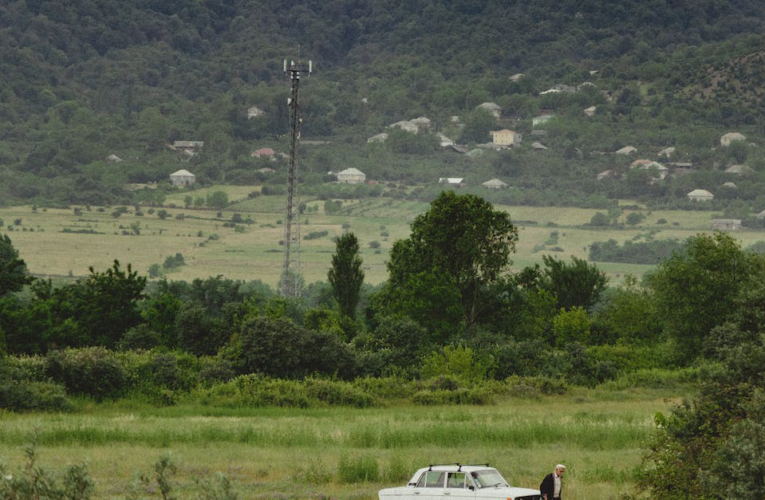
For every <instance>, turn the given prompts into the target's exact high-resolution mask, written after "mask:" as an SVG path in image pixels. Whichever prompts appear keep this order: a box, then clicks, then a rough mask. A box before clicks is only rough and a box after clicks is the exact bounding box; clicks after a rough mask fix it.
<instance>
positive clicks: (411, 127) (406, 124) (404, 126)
mask: <svg viewBox="0 0 765 500" xmlns="http://www.w3.org/2000/svg"><path fill="white" fill-rule="evenodd" d="M393 127H398V128H400V129H401V130H405V131H407V132H411V133H413V134H416V133H417V132H419V131H420V127H418V126H417V125H416V124H414V123H412V122H411V121H408V120H402V121H400V122H396V123H391V124H390V125H388V128H393Z"/></svg>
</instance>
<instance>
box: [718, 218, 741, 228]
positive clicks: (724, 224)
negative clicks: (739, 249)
mask: <svg viewBox="0 0 765 500" xmlns="http://www.w3.org/2000/svg"><path fill="white" fill-rule="evenodd" d="M712 229H713V230H717V231H737V230H739V229H741V219H712Z"/></svg>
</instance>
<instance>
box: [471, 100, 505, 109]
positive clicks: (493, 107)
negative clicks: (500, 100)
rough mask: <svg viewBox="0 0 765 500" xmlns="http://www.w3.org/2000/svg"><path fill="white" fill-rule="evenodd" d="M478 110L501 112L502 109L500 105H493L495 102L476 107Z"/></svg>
mask: <svg viewBox="0 0 765 500" xmlns="http://www.w3.org/2000/svg"><path fill="white" fill-rule="evenodd" d="M476 107H477V108H483V109H489V110H497V111H501V110H502V108H501V107H499V104H496V103H493V102H484V103H482V104H479V105H478V106H476Z"/></svg>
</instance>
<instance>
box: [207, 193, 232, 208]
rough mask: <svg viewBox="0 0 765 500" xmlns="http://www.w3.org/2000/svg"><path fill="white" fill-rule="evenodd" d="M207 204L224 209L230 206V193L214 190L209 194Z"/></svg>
mask: <svg viewBox="0 0 765 500" xmlns="http://www.w3.org/2000/svg"><path fill="white" fill-rule="evenodd" d="M206 203H207V206H208V207H210V208H213V209H217V210H222V209H224V208H226V207H227V206H228V193H226V192H225V191H213V192H212V193H209V194H208V195H207V202H206Z"/></svg>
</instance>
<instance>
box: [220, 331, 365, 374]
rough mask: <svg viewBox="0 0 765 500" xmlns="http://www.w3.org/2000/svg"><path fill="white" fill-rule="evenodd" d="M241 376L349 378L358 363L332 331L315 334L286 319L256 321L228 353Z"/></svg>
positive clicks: (236, 340) (238, 335)
mask: <svg viewBox="0 0 765 500" xmlns="http://www.w3.org/2000/svg"><path fill="white" fill-rule="evenodd" d="M224 357H225V358H226V359H228V360H230V361H231V363H232V365H233V366H234V368H235V369H236V370H237V372H238V373H262V374H264V375H268V376H273V377H283V378H302V377H305V376H308V375H311V374H329V375H334V374H337V375H340V376H346V377H347V376H349V375H351V374H352V372H353V371H354V370H355V360H354V357H353V354H352V353H351V352H350V350H349V349H348V347H347V346H346V345H345V344H343V343H342V342H340V340H338V338H337V336H336V335H335V334H333V333H331V332H312V331H309V330H306V329H304V328H301V327H299V326H297V325H295V324H293V323H292V322H291V321H289V320H287V319H283V318H278V319H271V318H253V319H249V320H247V321H246V322H245V323H244V324H242V327H241V330H240V332H239V333H238V334H237V335H236V336H235V337H234V338H232V340H231V343H230V344H229V346H228V347H227V348H226V349H225V351H224Z"/></svg>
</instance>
